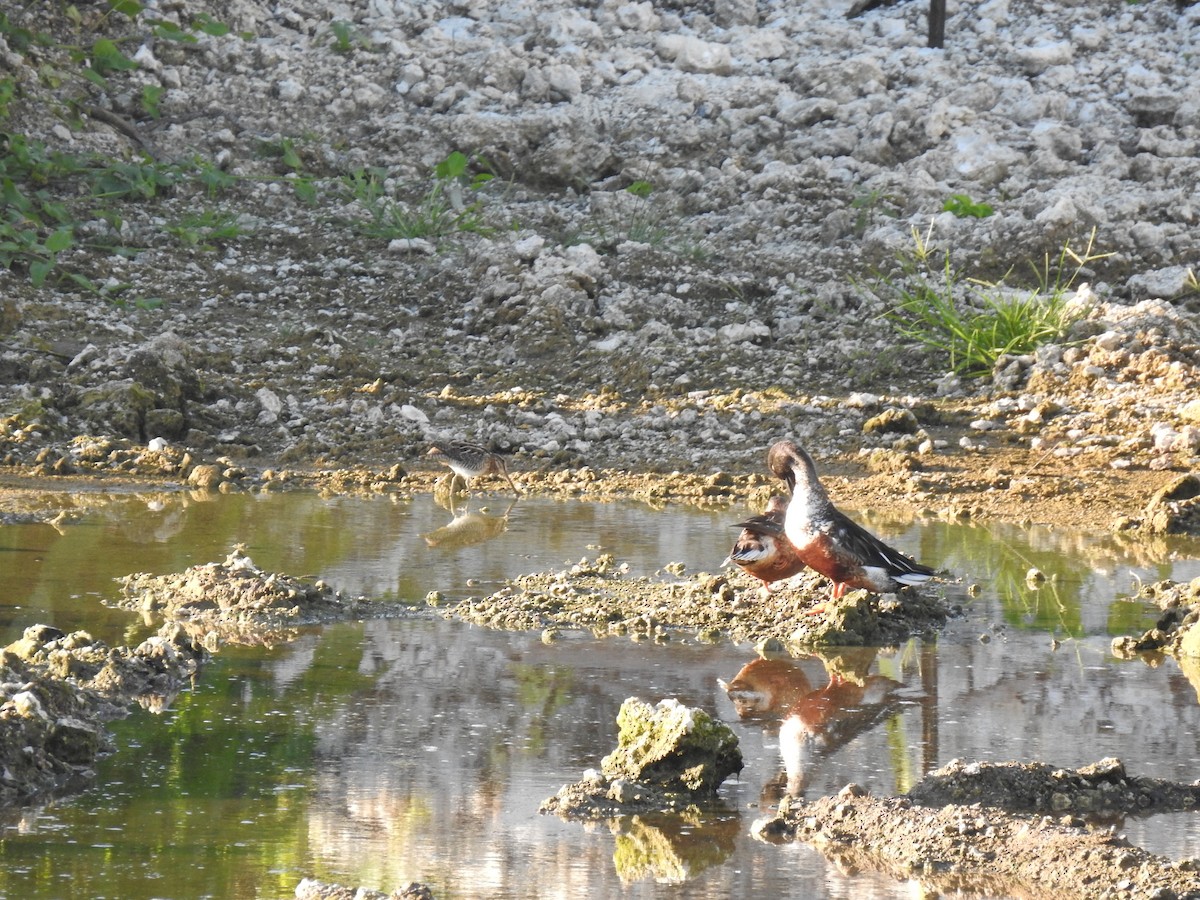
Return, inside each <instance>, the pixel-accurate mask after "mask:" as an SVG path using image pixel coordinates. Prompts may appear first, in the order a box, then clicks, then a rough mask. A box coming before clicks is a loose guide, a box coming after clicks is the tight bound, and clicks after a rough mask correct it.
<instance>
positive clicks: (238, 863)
mask: <svg viewBox="0 0 1200 900" xmlns="http://www.w3.org/2000/svg"><path fill="white" fill-rule="evenodd" d="M461 512H463V510H461V509H460V513H461ZM740 512H742V510H733V511H725V512H704V511H697V510H694V509H690V508H686V507H683V508H676V507H673V506H666V507H662V508H651V507H648V506H645V505H642V504H636V503H566V502H556V501H548V500H537V499H529V498H527V499H523V500H521V501H520V502H519V503H518V504H516V505H514V506H512V507H511V508H508V504H507V503H506V502H504V501H499V502H496V500H495V498H491V505H490V506H488V507H487V508H486V509H483V510H481V507H480V501H478V500H476V501H473V502H472V503H471V504H469V505H468V506H467V507H466V512H465V514H464V515H460V516H459V517H458V518H457V519H455V517H453V516H452V515H451V513H449V512H447V511H446V510H444V509H441V508H440V507H438V506H436V505H435V504H434V503H433V502H432V499H431V498H429V497H417V498H415V499H411V500H409V499H402V498H397V497H392V496H376V497H321V496H318V495H316V494H309V493H284V494H261V495H248V494H242V495H228V496H225V495H219V496H215V497H212V498H210V499H207V500H204V501H200V500H197V499H196V498H195V497H193V496H192V495H189V494H185V493H176V494H170V493H168V494H162V493H154V494H129V495H125V496H119V497H114V498H112V501H111V502H110V503H107V504H106V505H104V506H102V507H101V508H99V509H98V510H94V511H89V512H87V513H86V514H84V515H83V517H82V518H81V519H79V520H78V521H76V522H74V523H73V524H67V525H61V526H59V528H53V527H51V526H48V525H10V526H5V527H3V528H0V572H2V573H3V574H2V580H3V584H4V591H3V596H2V597H0V640H2V641H3V642H4V643H7V642H9V641H11V640H14V639H15V638H17V637H19V636H20V633H21V631H22V629H23V628H24V627H25V626H27V625H29V624H33V623H35V622H46V623H49V624H53V625H56V626H58V627H59V628H63V629H65V630H73V629H77V628H85V629H87V630H88V631H90V632H92V633H93V634H94V635H95V636H97V637H101V638H103V639H104V640H106V641H109V642H110V643H130V642H136V641H138V640H140V639H141V637H143V636H144V635H145V634H146V633H147V627H146V625H145V624H144V623H143V622H142V621H141V620H140V618H139V617H137V616H134V615H131V614H129V613H126V612H123V611H120V610H114V609H112V608H110V607H107V606H105V605H104V603H103V601H104V599H105V598H112V597H114V596H116V593H117V585H116V584H115V582H114V579H115V578H117V577H119V576H121V575H124V574H127V573H129V572H134V571H146V572H154V573H164V572H173V571H179V570H181V569H183V568H186V567H187V566H189V565H193V564H197V563H204V562H209V561H212V560H217V559H222V558H223V557H224V556H225V555H226V554H227V553H228V552H229V550H230V549H231V548H232V547H233V546H234V545H235V544H242V545H244V547H245V548H246V551H247V552H248V553H249V554H250V556H251V557H252V558H253V559H254V560H255V561H256V562H257V563H258V564H259V565H260V566H262V567H263V568H266V569H270V570H278V571H285V572H288V573H289V574H310V575H314V576H320V577H323V578H325V579H326V580H327V581H329V582H330V583H332V584H334V585H336V586H338V587H340V588H342V589H343V590H346V591H348V592H350V593H358V594H367V595H371V596H377V597H386V598H390V599H401V600H411V601H413V603H414V604H415V605H416V606H418V607H420V606H421V605H422V603H423V599H424V597H425V595H426V594H427V593H428V592H429V591H431V590H434V589H437V590H440V591H442V592H443V593H444V594H445V595H447V596H448V597H450V598H457V597H463V596H469V595H472V594H475V595H478V594H483V593H487V592H490V591H491V590H493V589H494V588H495V587H496V586H498V585H499V584H500V583H501V582H502V581H503V579H505V578H506V577H510V576H513V575H517V574H521V573H524V572H530V571H541V570H546V569H558V568H562V567H563V566H564V565H565V564H569V563H571V562H574V561H577V560H578V559H580V558H581V557H584V556H589V557H591V556H594V555H595V554H596V553H597V552H599V551H600V550H601V549H603V550H607V551H611V552H614V553H615V554H616V555H617V556H618V558H620V559H622V560H626V561H628V562H629V563H630V565H631V568H632V569H633V571H634V573H635V574H652V573H654V572H655V571H658V570H660V569H661V568H662V567H663V566H664V565H666V564H667V563H670V562H682V563H683V564H684V565H685V566H686V567H687V570H688V571H689V572H697V571H704V570H708V571H712V570H714V569H715V568H716V566H717V565H719V563H720V562H721V560H722V558H723V557H724V555H725V553H726V552H727V551H728V549H729V544H730V542H731V539H732V536H733V534H734V531H733V529H731V528H729V527H728V525H729V523H730V522H733V521H737V518H738V515H739V513H740ZM861 518H863V519H864V520H865V521H867V522H868V523H869V524H870V525H871V527H872V528H873V529H874V530H876V531H877V532H879V533H880V534H881V535H884V536H885V537H886V538H887V539H888V540H889V541H890V542H892V543H894V544H895V545H896V546H898V547H900V548H901V549H904V550H905V551H907V552H909V553H912V554H914V555H916V556H917V557H918V558H919V559H921V560H922V561H923V562H926V563H929V564H932V565H935V566H939V567H946V568H948V569H949V570H951V571H952V572H953V573H955V574H956V575H957V576H960V577H961V579H962V581H961V583H957V584H949V585H946V586H945V590H946V591H947V594H948V596H949V597H950V598H951V599H952V600H953V601H955V602H958V603H961V604H962V605H963V606H964V609H965V613H964V615H963V616H962V617H960V618H958V619H955V620H954V621H953V622H952V623H951V624H950V625H949V627H948V628H947V629H946V630H945V631H943V632H942V633H941V634H940V635H939V636H938V637H937V638H936V640H932V639H931V640H922V639H919V638H914V639H912V640H910V641H907V642H906V643H904V644H903V645H901V646H899V647H893V648H888V649H886V650H883V651H880V652H876V651H867V652H865V653H864V652H862V651H859V652H858V653H856V654H851V655H849V656H846V657H843V659H842V663H843V664H846V663H847V662H849V664H851V665H854V666H857V667H858V669H859V671H860V672H861V673H863V674H865V675H867V682H868V684H869V685H870V686H871V687H872V688H873V690H872V691H870V692H868V694H867V695H865V696H855V697H847V698H842V699H844V701H845V702H844V705H843V706H842V707H841V709H840V712H839V714H838V715H837V716H835V717H834V719H833V720H832V721H830V722H827V723H824V725H823V727H822V733H823V738H824V741H823V743H822V744H821V745H820V746H817V745H814V743H813V742H811V741H804V740H801V739H800V738H799V737H798V736H797V733H796V729H795V728H794V727H793V725H794V722H793V723H792V724H789V722H790V721H791V720H789V722H783V723H782V724H781V722H780V715H779V713H778V711H776V712H775V714H773V715H767V716H752V717H748V718H745V719H739V717H738V711H737V710H736V709H735V707H734V705H733V703H732V702H731V700H730V699H729V697H728V696H727V695H726V693H725V691H724V690H723V689H722V688H721V686H720V685H719V684H718V679H724V680H727V681H728V680H730V679H731V678H732V677H733V676H734V675H735V674H736V673H737V672H738V671H739V670H740V669H742V667H743V666H745V665H747V664H748V663H752V662H754V660H755V659H756V656H755V654H754V652H753V649H752V648H751V647H748V646H737V645H733V644H729V643H723V644H718V645H715V646H714V645H706V644H702V643H698V642H696V641H694V640H691V639H690V638H689V637H688V636H686V635H683V636H676V638H675V639H674V640H672V641H670V642H669V643H667V644H665V645H655V644H652V643H645V642H643V643H636V642H633V641H630V640H628V639H621V638H608V639H596V638H593V637H592V636H590V635H574V636H569V637H567V638H566V639H564V640H562V641H560V642H558V643H554V644H549V645H546V644H543V643H542V642H541V640H540V636H539V635H536V634H510V633H503V632H494V631H488V630H484V629H480V628H477V627H473V626H468V625H463V624H460V623H457V622H452V621H447V620H444V619H442V618H440V617H438V616H436V615H429V614H421V615H415V616H414V617H412V618H406V619H400V620H387V621H372V622H365V623H348V624H342V625H337V626H333V627H328V628H323V629H312V630H308V631H305V632H303V633H302V634H301V635H300V637H299V638H298V639H297V640H296V641H294V642H292V643H289V644H286V645H281V646H276V647H273V648H269V649H264V648H255V649H247V648H226V649H225V650H223V651H222V652H221V653H220V654H219V655H218V656H217V657H216V658H215V659H214V660H213V662H212V663H211V664H209V665H208V666H207V667H206V668H205V669H204V670H203V671H202V673H201V675H200V677H199V679H198V680H197V682H196V684H195V685H194V686H193V688H192V689H190V690H188V691H185V692H184V693H182V694H181V695H180V696H179V697H178V698H177V699H176V701H175V702H174V704H173V705H172V707H171V708H170V709H169V710H167V711H166V712H164V713H162V714H159V715H154V714H151V713H148V712H145V711H143V710H138V711H136V712H134V713H133V714H132V715H131V716H130V717H129V718H127V719H125V720H122V721H119V722H114V723H112V725H111V729H112V731H113V732H114V734H115V736H116V743H117V746H118V748H119V749H118V751H117V753H115V754H114V755H112V756H111V757H109V758H107V759H106V760H104V761H103V762H102V764H101V765H100V766H99V771H98V777H97V779H96V781H95V785H94V786H93V787H92V788H90V789H88V790H86V791H85V792H83V793H81V794H78V795H75V796H73V797H70V798H66V799H62V800H58V801H55V802H53V803H50V804H47V805H45V806H42V807H37V808H29V809H25V810H20V811H13V812H11V813H9V814H7V815H4V816H3V817H0V829H2V830H0V897H3V898H59V897H62V898H82V897H87V898H123V900H139V898H173V900H192V898H206V897H213V898H285V897H289V896H291V895H292V892H293V891H294V888H295V885H296V883H297V882H298V881H299V880H300V879H301V878H303V877H306V876H307V877H316V878H320V879H323V880H329V881H340V882H342V883H346V884H356V885H357V884H361V885H364V886H368V887H373V888H380V889H385V890H394V889H397V888H400V887H403V886H404V885H406V884H408V883H409V882H410V881H424V882H426V883H429V884H431V885H432V886H433V888H434V891H435V894H436V896H437V897H438V898H439V900H445V898H593V897H632V898H676V897H679V898H683V897H687V898H710V897H711V898H717V897H721V898H725V897H731V896H783V897H798V898H799V897H804V898H809V897H811V898H834V897H850V896H853V897H856V898H901V897H905V898H907V897H911V896H914V893H915V891H916V887H915V886H914V885H906V884H900V883H896V882H894V881H892V880H890V879H886V878H882V877H878V876H874V875H870V874H866V875H857V876H850V875H847V874H844V873H841V872H839V871H838V870H837V869H836V868H835V867H834V866H832V865H830V864H828V863H826V862H825V860H824V859H823V857H821V856H820V855H819V854H818V853H816V852H814V851H812V850H811V849H809V848H807V847H805V846H803V845H791V846H785V847H775V846H771V845H767V844H763V843H760V842H758V841H755V840H754V839H753V838H751V837H750V836H749V830H750V825H751V823H752V822H753V821H754V820H755V819H756V818H758V817H759V816H761V815H763V814H764V813H765V812H766V811H767V808H768V807H770V806H771V805H772V804H774V803H776V802H777V801H778V799H779V797H781V796H782V795H783V793H785V792H788V791H790V792H792V793H797V794H803V795H804V796H808V797H817V796H821V795H823V794H826V793H831V792H834V791H836V790H838V789H839V788H840V787H842V786H843V785H844V784H846V783H847V782H849V781H856V782H858V783H860V784H863V785H866V786H867V787H869V788H870V789H871V790H872V791H875V792H877V793H893V792H897V791H902V790H905V789H907V788H908V787H909V786H911V785H912V784H913V783H914V782H915V781H916V780H917V779H918V778H920V777H921V775H922V774H923V773H924V772H926V771H929V770H930V769H932V768H936V767H937V766H940V765H943V764H944V763H946V762H948V761H949V760H951V759H954V758H956V757H958V758H963V759H987V760H1007V759H1018V760H1034V759H1041V760H1046V761H1048V762H1051V763H1053V764H1056V765H1062V766H1077V765H1082V764H1085V763H1089V762H1094V761H1095V760H1097V759H1099V758H1101V757H1104V756H1119V757H1121V758H1122V759H1123V760H1124V761H1125V763H1126V765H1127V767H1128V768H1129V769H1130V771H1131V772H1132V773H1134V774H1141V775H1150V776H1156V777H1163V778H1175V779H1180V780H1185V781H1192V780H1194V779H1195V778H1196V771H1197V769H1198V768H1200V704H1198V702H1197V683H1200V677H1198V676H1197V674H1195V673H1192V678H1193V679H1194V680H1189V678H1188V674H1189V673H1187V672H1185V671H1182V670H1181V669H1180V667H1179V666H1178V665H1177V664H1176V663H1175V662H1174V661H1173V660H1166V661H1164V662H1163V663H1162V664H1161V665H1159V666H1157V667H1151V666H1149V665H1146V664H1144V663H1142V662H1122V661H1118V660H1115V659H1114V658H1113V657H1112V656H1111V654H1110V653H1109V650H1108V647H1109V642H1110V640H1111V637H1112V636H1113V635H1115V634H1120V633H1126V632H1132V631H1135V630H1137V629H1140V628H1143V627H1147V626H1148V624H1149V623H1151V622H1152V621H1153V611H1152V610H1150V609H1148V608H1147V607H1146V606H1145V605H1144V604H1142V603H1140V602H1137V601H1134V600H1131V599H1129V598H1130V595H1131V594H1133V593H1134V591H1135V590H1136V585H1137V584H1138V583H1139V582H1148V581H1153V580H1156V579H1160V578H1164V577H1173V578H1175V579H1177V580H1187V579H1191V578H1194V577H1197V576H1200V562H1197V556H1198V555H1200V554H1198V553H1197V549H1198V547H1197V544H1196V543H1195V542H1189V541H1154V542H1149V543H1148V542H1144V541H1143V542H1136V543H1134V542H1122V541H1118V540H1117V539H1116V538H1112V537H1101V538H1095V537H1086V536H1083V535H1080V534H1076V533H1072V532H1069V531H1063V530H1051V529H1042V528H1039V529H1033V530H1020V529H1016V528H1011V527H1002V526H995V525H993V526H989V527H982V526H972V525H957V524H948V523H941V522H932V523H931V522H924V523H919V524H917V525H912V524H906V523H898V522H889V521H884V520H876V519H872V518H871V517H869V516H863V517H861ZM448 526H449V527H448ZM431 544H433V545H435V546H431ZM1033 566H1036V567H1037V568H1039V569H1040V570H1042V571H1043V572H1045V573H1046V574H1047V575H1050V576H1053V578H1052V580H1051V581H1050V582H1048V583H1047V584H1045V585H1043V586H1041V587H1040V588H1038V589H1035V588H1032V587H1029V586H1028V585H1027V584H1026V582H1025V573H1026V572H1027V571H1028V569H1029V568H1030V567H1033ZM969 584H978V585H979V587H980V590H979V591H978V593H977V594H972V593H969V592H968V590H967V585H969ZM1056 642H1057V647H1056V646H1055V643H1056ZM756 665H758V666H760V667H761V665H762V664H756ZM770 674H771V675H772V676H773V677H775V678H776V679H777V681H778V680H779V679H782V681H783V683H784V686H785V689H786V690H785V692H786V691H791V692H792V693H793V694H794V695H799V694H805V693H808V692H810V691H821V690H823V689H825V688H826V686H827V682H828V676H827V670H826V665H825V661H824V660H822V659H821V658H819V657H816V656H813V657H809V658H804V659H797V660H794V661H791V662H784V663H780V664H778V665H777V666H776V668H775V670H774V671H773V672H772V673H770ZM630 696H638V697H641V698H643V699H645V700H650V701H656V700H658V699H661V698H664V697H675V698H678V699H679V700H680V701H681V702H683V703H685V704H688V705H692V706H699V707H702V708H704V709H706V710H709V711H710V712H712V713H713V714H715V715H717V716H718V717H720V718H721V719H723V720H724V721H726V722H728V723H730V724H731V725H732V726H733V727H734V729H735V730H736V732H737V734H738V737H739V739H740V741H741V748H742V752H743V755H744V757H745V763H746V768H745V769H744V770H743V772H742V773H741V777H740V778H739V779H737V780H730V781H728V782H726V784H725V785H724V786H723V787H722V790H721V798H722V801H723V804H724V809H723V811H721V812H720V813H718V814H714V815H711V816H708V817H705V818H702V819H699V820H697V821H694V822H685V823H680V822H679V821H676V820H661V821H659V820H654V819H652V818H651V819H639V820H636V821H634V822H627V823H624V824H623V825H622V826H621V827H618V828H613V829H610V828H609V827H607V826H592V827H585V826H582V825H578V824H571V823H565V822H561V821H559V820H558V819H555V818H551V817H546V816H540V815H538V813H537V808H538V805H539V804H540V803H541V802H542V800H544V799H546V798H547V797H550V796H551V795H553V794H554V793H555V792H556V791H557V790H558V788H559V787H560V786H561V785H563V784H564V783H567V782H570V781H575V780H578V778H580V777H581V775H582V773H583V771H584V769H586V768H588V767H596V766H598V765H599V762H600V758H601V757H602V756H603V755H604V754H606V753H607V752H609V751H610V750H611V749H612V747H613V746H614V744H615V731H616V729H615V723H614V719H615V716H616V713H617V710H618V709H619V707H620V704H621V702H622V701H623V700H624V699H625V698H626V697H630ZM835 706H836V703H835ZM1121 827H1122V830H1123V831H1124V832H1125V833H1126V834H1128V836H1129V837H1130V839H1131V840H1134V841H1135V842H1138V843H1141V844H1142V845H1143V846H1147V847H1149V848H1150V849H1152V850H1154V851H1156V852H1160V853H1164V854H1167V855H1169V856H1172V857H1178V856H1187V855H1200V813H1198V814H1195V815H1191V814H1186V815H1184V814H1180V815H1171V816H1160V817H1155V818H1151V819H1146V820H1127V821H1125V822H1124V823H1121Z"/></svg>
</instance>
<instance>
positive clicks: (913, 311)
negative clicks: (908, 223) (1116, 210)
mask: <svg viewBox="0 0 1200 900" xmlns="http://www.w3.org/2000/svg"><path fill="white" fill-rule="evenodd" d="M1095 240H1096V232H1095V230H1094V229H1093V231H1092V233H1091V235H1090V236H1089V238H1088V240H1087V243H1086V245H1085V246H1084V248H1083V250H1082V251H1081V252H1076V251H1075V250H1073V249H1072V248H1071V246H1070V244H1069V242H1068V243H1064V244H1063V247H1062V250H1061V251H1060V252H1059V254H1058V257H1057V258H1056V259H1053V260H1052V259H1051V258H1050V255H1049V254H1046V257H1045V259H1044V260H1043V262H1042V264H1041V265H1040V266H1038V265H1036V264H1032V263H1031V264H1030V268H1031V269H1032V272H1033V279H1034V282H1035V286H1034V287H1032V288H1024V289H1020V288H1018V289H1013V288H1009V287H1008V286H1007V285H1005V284H1004V279H1001V280H1000V281H998V282H984V281H977V280H974V279H970V278H966V277H964V276H963V275H962V273H961V272H959V271H958V270H957V269H956V268H954V266H953V264H952V263H951V260H950V254H949V252H948V251H946V252H943V253H942V255H941V257H940V259H939V258H938V257H937V254H936V252H935V251H934V249H933V248H932V246H931V231H927V232H926V233H925V234H924V235H922V234H921V233H920V232H919V231H917V229H915V228H914V229H913V243H914V248H913V250H911V251H909V252H908V253H906V254H904V255H902V257H901V258H900V263H901V272H902V278H901V279H900V280H898V281H892V280H890V279H887V278H880V279H879V281H878V283H877V288H878V292H879V293H881V294H882V295H884V296H885V299H886V297H887V295H889V294H890V295H891V296H892V298H893V300H892V302H891V305H890V308H889V309H888V311H887V312H886V313H885V315H886V316H887V317H888V318H889V319H890V320H891V321H892V322H893V323H894V325H895V326H896V329H897V331H898V332H899V333H900V334H901V335H902V336H904V337H906V338H911V339H913V340H915V341H917V342H918V343H921V344H924V345H925V346H927V347H931V348H933V349H935V350H938V351H941V352H942V353H943V354H945V356H946V358H947V361H948V363H949V365H950V368H951V369H952V370H953V371H955V372H957V373H959V374H961V375H967V376H971V377H978V376H982V375H987V374H989V373H990V372H991V371H992V368H993V366H994V365H995V363H996V360H997V359H999V358H1000V357H1001V356H1003V355H1005V354H1023V353H1030V352H1032V351H1033V350H1035V349H1037V348H1038V347H1039V346H1041V345H1042V344H1045V343H1050V342H1053V341H1057V340H1060V339H1061V338H1062V337H1063V336H1064V335H1065V334H1066V333H1067V330H1068V329H1069V328H1070V326H1071V325H1072V324H1073V323H1074V322H1075V321H1077V320H1078V319H1079V318H1081V317H1082V316H1083V315H1084V314H1086V310H1084V309H1080V308H1079V307H1078V306H1077V305H1075V304H1072V303H1070V302H1069V301H1070V299H1071V296H1072V293H1073V290H1074V288H1075V286H1076V283H1077V281H1078V280H1079V278H1080V275H1081V274H1082V273H1083V271H1084V269H1085V268H1086V267H1087V266H1088V265H1090V264H1091V263H1093V262H1096V261H1097V260H1101V259H1104V258H1106V257H1108V256H1111V255H1112V254H1111V253H1096V252H1094V251H1095ZM1009 275H1011V270H1010V271H1009V273H1008V274H1007V275H1006V276H1005V278H1008V277H1009Z"/></svg>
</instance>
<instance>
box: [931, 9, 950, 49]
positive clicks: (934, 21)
mask: <svg viewBox="0 0 1200 900" xmlns="http://www.w3.org/2000/svg"><path fill="white" fill-rule="evenodd" d="M945 42H946V0H929V46H930V47H936V48H937V49H939V50H940V49H942V45H943V44H944V43H945Z"/></svg>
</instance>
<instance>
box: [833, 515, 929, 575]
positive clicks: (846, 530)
mask: <svg viewBox="0 0 1200 900" xmlns="http://www.w3.org/2000/svg"><path fill="white" fill-rule="evenodd" d="M825 530H827V533H828V534H829V536H830V537H831V538H832V539H833V541H834V543H835V544H836V546H837V547H838V548H839V552H840V553H842V554H844V555H845V556H847V557H853V559H854V560H855V561H856V562H858V563H859V564H861V565H863V566H878V567H879V568H882V569H884V570H885V571H886V572H887V573H888V574H889V575H890V576H892V577H893V578H897V577H899V576H902V575H924V576H931V575H933V574H934V572H933V569H931V568H929V567H928V566H923V565H921V563H919V562H917V561H916V560H913V559H910V558H909V557H907V556H905V555H904V554H903V553H901V552H900V551H899V550H896V549H895V548H894V547H889V546H888V545H887V544H885V543H884V542H883V541H881V540H880V539H879V538H877V537H875V535H873V534H871V532H869V531H867V529H865V528H863V527H862V526H861V525H859V524H858V523H857V522H855V521H854V520H853V519H851V518H850V517H848V516H846V515H845V514H844V513H842V512H841V511H839V510H836V509H835V510H834V511H833V515H832V516H831V517H830V520H829V524H828V528H827V529H825Z"/></svg>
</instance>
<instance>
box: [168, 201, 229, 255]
mask: <svg viewBox="0 0 1200 900" xmlns="http://www.w3.org/2000/svg"><path fill="white" fill-rule="evenodd" d="M167 233H168V234H170V235H172V236H174V237H175V238H176V239H177V240H178V241H179V242H180V243H181V244H183V245H184V246H186V247H196V248H198V249H201V250H212V249H214V248H215V247H216V245H217V244H220V243H226V242H228V241H232V240H234V239H236V238H239V237H241V236H242V234H243V233H244V231H243V229H242V226H241V225H240V224H239V223H238V217H237V214H236V213H230V212H218V211H216V210H211V209H207V210H204V211H203V212H199V213H194V214H192V215H187V216H184V217H183V218H182V219H180V220H179V221H178V222H177V223H175V224H174V225H168V226H167Z"/></svg>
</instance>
